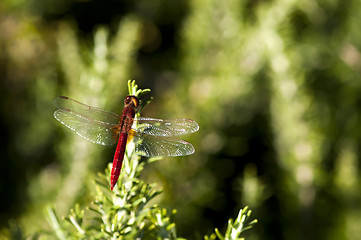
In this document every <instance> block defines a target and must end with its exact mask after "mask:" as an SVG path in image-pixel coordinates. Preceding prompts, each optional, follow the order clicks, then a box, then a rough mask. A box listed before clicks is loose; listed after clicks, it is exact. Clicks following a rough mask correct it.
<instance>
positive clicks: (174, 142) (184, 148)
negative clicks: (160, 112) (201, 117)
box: [53, 96, 199, 190]
mask: <svg viewBox="0 0 361 240" xmlns="http://www.w3.org/2000/svg"><path fill="white" fill-rule="evenodd" d="M53 104H54V105H55V106H56V107H57V108H58V110H56V111H55V112H54V117H55V118H56V119H57V120H58V121H59V122H61V123H62V124H64V125H65V126H67V127H68V128H70V129H71V130H73V131H74V132H76V133H77V134H78V135H79V136H81V137H83V138H85V139H86V140H88V141H91V142H93V143H97V144H101V145H113V144H115V143H116V142H117V141H118V144H117V148H116V150H115V154H114V160H113V167H112V172H111V178H110V185H111V186H110V189H111V190H113V188H114V186H115V184H116V183H117V181H118V178H119V174H120V170H121V168H122V163H123V158H124V152H125V148H126V145H127V143H129V142H130V141H133V142H134V150H135V152H136V153H137V154H139V155H141V156H145V157H154V156H185V155H190V154H192V153H194V147H193V146H192V144H190V143H189V142H186V141H184V140H180V139H176V138H172V137H174V136H179V135H184V134H189V133H193V132H196V131H198V129H199V126H198V124H197V123H196V122H195V121H193V120H190V119H170V120H162V119H154V118H135V113H136V112H137V110H138V108H139V99H138V98H137V97H136V96H127V97H126V98H125V100H124V109H123V112H122V114H121V115H118V114H116V113H113V112H110V111H106V110H103V109H100V108H96V107H91V106H88V105H86V104H83V103H81V102H78V101H76V100H73V99H71V98H68V97H63V96H60V97H57V98H55V99H54V101H53Z"/></svg>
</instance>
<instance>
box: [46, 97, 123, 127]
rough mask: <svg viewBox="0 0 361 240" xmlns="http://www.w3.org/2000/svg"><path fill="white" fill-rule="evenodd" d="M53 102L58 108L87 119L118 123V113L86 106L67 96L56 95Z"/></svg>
mask: <svg viewBox="0 0 361 240" xmlns="http://www.w3.org/2000/svg"><path fill="white" fill-rule="evenodd" d="M53 104H54V106H55V107H57V108H59V109H67V110H69V111H71V112H73V113H76V114H79V115H81V116H83V117H85V118H88V119H94V120H97V121H101V122H108V123H111V124H117V123H119V119H120V116H119V115H118V114H116V113H113V112H110V111H106V110H103V109H100V108H96V107H91V106H88V105H86V104H84V103H81V102H78V101H76V100H74V99H71V98H68V97H63V96H60V97H56V98H55V99H54V101H53Z"/></svg>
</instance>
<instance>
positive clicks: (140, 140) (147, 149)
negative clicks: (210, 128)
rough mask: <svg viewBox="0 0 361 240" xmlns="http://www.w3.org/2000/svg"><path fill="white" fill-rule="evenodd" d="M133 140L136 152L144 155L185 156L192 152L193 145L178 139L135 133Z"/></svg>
mask: <svg viewBox="0 0 361 240" xmlns="http://www.w3.org/2000/svg"><path fill="white" fill-rule="evenodd" d="M133 141H134V145H135V151H136V152H137V154H139V155H141V156H145V157H156V156H185V155H190V154H193V153H194V147H193V145H192V144H190V143H189V142H187V141H184V140H180V139H174V138H169V137H154V136H150V135H147V134H140V133H136V134H135V135H134V136H133Z"/></svg>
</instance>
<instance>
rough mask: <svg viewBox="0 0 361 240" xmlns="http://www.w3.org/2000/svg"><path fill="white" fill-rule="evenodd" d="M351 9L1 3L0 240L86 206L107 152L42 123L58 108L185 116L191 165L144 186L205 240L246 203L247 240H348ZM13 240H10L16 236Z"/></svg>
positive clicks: (353, 5)
mask: <svg viewBox="0 0 361 240" xmlns="http://www.w3.org/2000/svg"><path fill="white" fill-rule="evenodd" d="M360 12H361V1H360V0H347V1H332V0H304V1H294V0H287V1H286V0H267V1H266V0H257V1H255V0H244V1H237V0H226V1H219V0H188V1H165V0H155V1H148V0H138V1H130V0H110V1H101V0H78V1H74V0H2V1H1V2H0V78H1V81H0V82H1V87H0V95H1V109H0V115H1V117H0V128H1V129H0V131H1V140H0V141H1V144H0V148H1V161H0V179H1V180H0V227H1V228H0V229H1V230H0V238H6V237H9V236H10V235H11V234H13V235H14V236H16V234H18V235H17V236H19V239H20V238H21V236H23V237H24V236H28V235H29V234H32V233H34V232H37V231H39V229H43V230H44V229H45V230H46V229H49V226H48V223H47V222H46V218H45V216H44V207H45V206H47V205H48V204H54V206H55V208H56V209H57V211H58V212H59V215H60V216H62V215H65V214H67V213H68V211H69V209H70V208H71V207H72V206H73V205H74V203H75V202H80V203H81V204H82V205H86V204H87V203H89V202H90V201H91V200H92V197H91V194H92V193H91V192H92V179H93V177H94V176H95V174H96V173H97V172H99V171H103V170H104V168H105V167H106V166H107V164H108V163H109V162H110V161H111V160H112V156H113V153H114V149H115V148H112V147H110V148H109V147H103V146H98V145H95V144H92V143H88V142H86V141H85V140H83V139H82V138H80V137H78V136H77V135H76V134H74V133H71V132H70V131H68V130H66V129H65V128H64V127H62V126H60V124H59V123H58V122H57V121H56V120H55V119H54V118H53V116H52V113H53V111H54V107H53V106H52V104H51V102H52V100H53V98H54V97H55V96H58V95H65V96H69V97H72V98H74V99H77V100H79V101H81V102H84V103H87V104H89V105H93V106H98V107H101V108H105V109H109V110H112V111H115V112H120V111H121V108H122V101H123V100H122V99H124V96H125V95H126V93H127V85H126V84H127V80H128V79H136V81H137V84H138V85H139V87H140V88H151V89H152V96H153V97H154V101H153V102H152V103H151V104H150V105H149V106H148V107H147V108H146V109H144V111H143V113H142V115H143V116H149V117H157V118H191V119H193V120H195V121H197V122H198V123H199V125H200V131H199V132H198V133H196V134H193V135H192V136H187V137H186V139H187V140H189V141H191V142H192V143H193V145H194V146H195V148H196V153H195V154H194V155H192V156H189V157H182V158H168V159H164V160H162V161H158V162H155V163H151V164H149V165H147V166H146V169H145V170H144V173H143V178H144V179H146V181H147V182H153V181H154V182H157V183H158V187H159V188H163V189H164V193H163V194H162V195H161V196H160V197H159V199H158V204H160V205H161V206H164V207H167V208H168V209H174V208H175V209H177V210H178V213H177V215H176V219H175V222H176V223H177V231H178V235H179V236H183V237H186V238H188V239H202V236H203V235H205V234H209V233H211V232H212V231H213V229H214V228H215V227H218V228H220V229H223V228H224V226H225V224H226V223H227V220H228V218H230V217H233V218H234V217H236V216H237V213H238V210H239V209H240V208H242V207H244V206H245V205H248V206H249V207H250V209H252V210H253V217H254V218H257V219H258V220H259V223H258V224H257V225H256V226H255V227H254V228H253V229H252V230H250V231H249V233H248V235H249V236H251V239H263V240H266V239H277V240H280V239H300V240H302V239H354V240H355V239H361V228H360V226H361V203H360V201H361V187H360V186H361V184H360V183H361V181H360V175H361V172H360V171H361V165H360V156H361V121H360V120H361V119H360V113H361V112H360V108H361V94H360V93H361V81H360V73H361V53H360V49H361V31H360V18H359V15H360ZM20 234H22V235H20Z"/></svg>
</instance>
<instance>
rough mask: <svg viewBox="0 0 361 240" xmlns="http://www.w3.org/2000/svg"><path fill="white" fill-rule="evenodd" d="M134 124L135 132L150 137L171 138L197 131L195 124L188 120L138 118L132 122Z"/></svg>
mask: <svg viewBox="0 0 361 240" xmlns="http://www.w3.org/2000/svg"><path fill="white" fill-rule="evenodd" d="M134 122H135V124H136V129H135V131H136V132H138V133H144V134H148V135H152V136H162V137H172V136H179V135H185V134H190V133H193V132H196V131H198V129H199V126H198V124H197V122H195V121H193V120H190V119H169V120H162V119H155V118H139V119H136V120H134Z"/></svg>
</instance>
